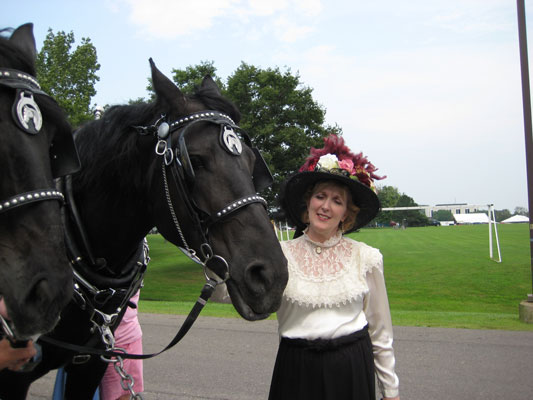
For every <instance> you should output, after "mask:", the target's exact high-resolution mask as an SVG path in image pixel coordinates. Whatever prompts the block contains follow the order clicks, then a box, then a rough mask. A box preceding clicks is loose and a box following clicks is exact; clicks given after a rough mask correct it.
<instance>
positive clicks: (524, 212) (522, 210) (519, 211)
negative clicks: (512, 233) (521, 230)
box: [514, 207, 529, 217]
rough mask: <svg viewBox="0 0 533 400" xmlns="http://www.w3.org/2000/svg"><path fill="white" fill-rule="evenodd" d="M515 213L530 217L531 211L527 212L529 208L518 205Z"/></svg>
mask: <svg viewBox="0 0 533 400" xmlns="http://www.w3.org/2000/svg"><path fill="white" fill-rule="evenodd" d="M514 215H523V216H525V217H529V213H528V212H527V208H525V207H516V208H515V209H514Z"/></svg>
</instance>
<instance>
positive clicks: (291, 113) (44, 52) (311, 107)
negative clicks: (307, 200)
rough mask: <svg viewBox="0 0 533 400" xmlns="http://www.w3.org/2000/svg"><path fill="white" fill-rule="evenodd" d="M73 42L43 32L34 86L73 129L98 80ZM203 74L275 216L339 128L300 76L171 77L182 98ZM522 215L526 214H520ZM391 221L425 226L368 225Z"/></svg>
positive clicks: (88, 113) (389, 198)
mask: <svg viewBox="0 0 533 400" xmlns="http://www.w3.org/2000/svg"><path fill="white" fill-rule="evenodd" d="M74 43H75V37H74V33H73V32H72V31H71V32H69V33H65V32H64V31H59V32H57V33H54V32H53V31H52V29H49V30H48V34H47V36H46V38H45V40H44V43H43V46H42V48H41V50H40V52H39V54H38V56H37V61H36V66H37V78H38V80H39V82H40V84H41V87H42V88H43V90H44V91H45V92H47V93H48V94H50V95H51V96H52V97H54V98H55V99H56V101H57V102H58V103H59V105H60V106H61V107H62V108H63V109H64V110H65V112H66V114H67V116H68V119H69V121H70V123H71V125H72V126H73V127H74V128H76V127H78V126H80V125H81V124H83V123H85V122H87V121H90V120H92V119H93V118H94V115H93V112H94V110H93V108H92V106H91V98H92V97H94V95H95V94H96V90H95V87H94V86H95V84H96V82H97V81H99V80H100V78H99V77H98V75H97V72H98V70H99V69H100V64H99V63H98V57H97V51H96V48H95V46H94V45H93V44H92V43H91V40H90V39H89V38H82V40H81V44H80V45H78V46H77V47H75V48H74ZM205 75H211V77H212V78H213V79H214V80H215V82H216V83H217V85H218V86H219V88H220V89H221V92H222V94H223V95H224V96H226V97H227V98H229V99H230V100H232V101H233V102H234V103H235V104H236V105H237V107H238V108H239V110H240V111H241V113H242V119H241V121H240V123H239V125H240V127H241V128H243V129H244V130H245V131H246V132H247V133H248V134H249V135H250V137H251V139H252V141H253V143H254V145H255V146H256V147H257V148H258V149H259V150H260V151H261V153H262V155H263V157H264V158H265V161H266V162H267V164H268V165H269V167H270V170H271V172H272V175H273V177H274V184H273V186H272V187H271V188H269V189H267V190H266V191H265V192H264V193H261V194H262V195H263V196H264V197H265V198H266V199H267V201H268V203H269V204H271V207H272V209H271V211H276V205H277V194H278V193H279V192H280V188H281V183H282V182H283V180H284V179H285V178H286V177H287V176H289V175H291V174H293V173H295V172H297V170H298V168H299V167H300V166H301V165H302V164H303V162H304V159H305V158H306V157H307V155H308V154H309V148H310V147H312V146H313V147H321V146H322V139H323V138H324V137H325V136H327V135H329V134H330V133H334V134H337V135H342V133H343V132H342V128H341V127H339V126H338V125H334V126H331V125H327V124H326V123H325V114H326V109H325V108H324V107H323V106H322V105H320V104H318V103H317V102H316V101H315V100H314V99H313V96H312V92H313V89H312V88H310V87H308V86H306V85H304V84H303V82H301V80H300V76H299V74H298V73H295V74H294V73H292V72H291V70H290V69H287V70H284V71H282V70H280V69H279V68H277V67H276V68H265V69H264V68H258V67H256V66H253V65H250V64H247V63H244V62H241V64H240V65H239V67H238V68H237V69H236V70H235V72H233V74H231V75H230V76H228V77H227V78H226V79H223V78H222V77H220V76H218V74H217V69H216V67H215V65H214V62H213V61H202V62H200V64H197V65H189V66H187V67H185V68H184V69H178V68H175V69H173V70H172V76H171V79H172V80H173V81H174V82H175V83H176V85H177V86H178V87H179V88H180V90H182V91H183V92H184V93H192V92H193V91H194V89H195V87H196V85H199V84H200V82H201V80H202V78H203V77H204V76H205ZM147 79H148V84H147V97H146V98H142V97H141V98H138V99H131V100H130V103H138V102H146V101H150V100H151V99H152V98H153V91H152V87H151V82H150V79H149V78H147ZM378 189H379V191H378V197H379V199H380V201H381V204H382V207H383V208H389V207H411V206H417V205H418V204H417V203H416V202H415V201H414V199H412V198H411V197H410V196H408V195H406V194H405V193H400V192H399V190H398V189H397V188H395V187H392V186H382V187H378ZM517 211H518V212H517ZM515 213H523V210H522V209H520V208H517V210H515ZM525 213H526V215H527V210H525ZM450 214H451V213H450ZM509 216H511V213H510V212H509V210H500V211H496V217H497V220H503V219H505V218H507V217H509ZM450 217H451V215H448V214H446V213H442V212H439V213H437V214H436V215H435V218H436V219H438V220H450V219H453V218H450ZM499 218H501V219H499ZM390 221H395V222H399V223H402V222H403V223H406V225H407V226H425V225H428V224H429V223H430V221H429V220H428V218H427V217H426V216H425V215H424V213H422V212H420V211H419V210H406V211H383V212H381V213H380V215H379V216H378V217H377V218H376V220H375V222H376V224H380V225H388V224H389V223H390Z"/></svg>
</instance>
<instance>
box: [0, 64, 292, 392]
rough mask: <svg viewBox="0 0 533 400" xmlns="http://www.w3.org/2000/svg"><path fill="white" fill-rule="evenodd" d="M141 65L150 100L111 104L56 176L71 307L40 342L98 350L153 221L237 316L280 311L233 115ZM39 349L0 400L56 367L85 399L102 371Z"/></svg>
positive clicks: (273, 252) (266, 229)
mask: <svg viewBox="0 0 533 400" xmlns="http://www.w3.org/2000/svg"><path fill="white" fill-rule="evenodd" d="M150 63H151V68H152V82H153V87H154V90H155V93H156V100H155V101H154V102H153V103H150V104H137V105H129V106H116V107H113V108H111V109H109V110H108V111H106V112H105V113H104V115H103V117H102V118H101V119H99V120H96V121H94V122H91V123H89V124H88V125H85V126H84V127H82V128H81V129H80V130H79V131H78V132H77V133H76V135H75V140H76V145H77V147H78V151H79V154H80V158H81V161H82V165H83V166H84V167H83V169H82V171H81V172H79V173H77V174H75V175H73V177H72V181H71V182H69V181H68V180H67V181H66V193H68V194H69V196H67V202H68V203H69V208H70V212H69V214H68V218H67V219H68V220H69V221H71V222H75V223H74V224H71V223H67V224H66V226H67V233H68V234H67V247H68V249H69V253H70V256H71V259H72V262H73V265H74V268H75V272H76V282H77V283H76V290H75V296H74V299H75V300H76V301H73V302H71V303H70V304H69V305H68V306H67V307H66V309H65V310H64V312H63V313H62V318H61V321H60V323H59V324H58V326H57V327H56V329H55V330H54V331H53V332H52V333H51V334H50V335H49V336H50V337H51V338H54V339H58V340H62V341H66V342H70V343H76V344H83V345H90V346H99V347H104V346H103V344H102V334H101V332H100V333H99V330H101V329H100V328H98V327H97V326H96V325H97V323H96V321H95V320H96V319H98V318H100V317H101V314H102V311H103V314H106V315H107V317H109V316H110V315H111V319H114V321H113V324H112V325H113V326H116V324H117V323H118V320H119V319H120V314H121V313H122V312H123V311H124V310H125V307H124V305H125V301H127V299H128V298H129V296H130V295H131V294H133V292H135V291H136V290H137V287H138V282H139V279H140V278H139V275H140V273H139V271H138V268H137V266H141V267H140V269H142V265H143V264H145V262H144V261H143V245H142V243H143V238H144V237H145V235H146V234H147V233H148V232H149V231H150V229H151V228H152V227H154V226H155V227H157V229H158V231H159V232H160V233H161V234H162V235H163V236H164V237H165V238H166V239H167V240H169V241H170V242H172V243H173V244H175V245H176V246H179V247H180V248H181V249H182V250H184V251H185V252H186V253H187V254H189V255H190V256H191V257H192V258H193V259H196V260H197V261H199V262H201V263H204V264H206V265H207V266H208V267H209V269H211V270H213V271H214V272H215V273H216V274H217V275H218V276H219V277H221V278H223V279H227V281H226V284H227V286H228V291H229V293H230V296H231V299H232V302H233V304H234V307H235V308H236V310H237V311H238V312H239V313H240V315H241V316H242V317H243V318H245V319H247V320H251V321H253V320H258V319H263V318H265V317H267V316H268V315H269V314H270V313H272V312H274V311H276V310H277V308H278V306H279V304H280V300H281V296H282V293H283V290H284V288H285V285H286V282H287V268H286V260H285V258H284V256H283V253H282V251H281V248H280V246H279V244H278V241H277V238H276V235H275V233H274V230H273V228H272V225H271V223H270V220H269V217H268V214H267V212H266V207H265V202H264V200H263V199H262V198H261V197H259V196H257V195H256V192H257V191H259V190H261V189H262V188H264V186H265V183H268V182H269V179H271V176H270V175H269V172H268V169H267V168H266V165H265V164H264V161H263V159H262V158H261V156H260V154H259V153H258V152H257V151H256V150H255V149H253V148H252V147H251V143H250V140H249V138H248V136H247V135H246V133H244V132H240V130H239V128H238V126H237V125H236V124H237V123H238V121H239V119H240V114H239V112H238V110H237V109H236V107H235V106H234V105H233V104H232V103H231V102H230V101H229V100H227V99H225V98H224V97H222V96H221V94H220V91H219V89H218V87H217V86H216V84H215V83H214V81H213V80H212V79H211V78H210V77H206V78H205V79H204V80H203V82H202V84H201V86H200V87H199V88H198V89H197V90H196V93H195V94H194V95H187V96H186V95H184V94H182V92H181V91H180V90H179V89H178V88H177V87H176V86H175V85H174V84H173V83H172V82H171V81H170V80H169V79H168V78H166V77H165V76H164V75H163V74H162V73H161V72H160V71H159V70H158V69H157V68H156V67H155V65H154V64H153V62H152V60H150ZM70 188H71V190H70ZM72 226H74V228H72ZM71 228H72V229H71ZM226 260H227V264H229V266H228V265H227V264H226ZM141 272H142V271H141ZM91 286H93V289H96V290H92V291H91V290H90V289H91ZM107 289H113V290H107ZM117 293H119V294H120V293H123V295H122V296H120V295H119V296H118V297H117V296H115V294H117ZM115 297H117V298H116V299H115ZM80 304H81V308H84V309H85V311H82V310H81V309H80ZM95 304H97V305H98V307H94V305H95ZM117 305H118V306H117ZM95 308H97V309H98V310H97V311H96V312H95ZM115 314H119V317H118V318H116V319H115ZM105 318H106V316H105V315H104V317H103V319H104V320H105ZM108 319H109V318H108ZM91 331H92V332H96V334H95V335H93V334H92V333H91ZM104 339H105V338H104ZM42 344H43V361H42V362H41V363H40V364H39V365H38V366H37V367H36V368H35V369H34V370H33V371H31V372H24V373H13V372H11V371H4V372H3V373H2V374H0V398H8V399H23V398H25V396H26V393H27V390H28V387H29V385H30V383H31V382H33V381H34V380H35V379H37V378H39V377H40V376H42V375H44V374H45V373H47V372H48V371H49V370H51V369H54V368H58V367H60V366H65V370H66V372H67V376H68V378H67V383H66V388H65V398H66V399H91V398H92V395H93V393H94V392H95V389H96V387H97V385H98V383H99V381H100V379H101V376H102V374H103V372H104V370H105V368H106V364H105V363H104V362H102V361H101V360H100V359H99V358H98V357H92V358H90V360H89V361H87V357H84V356H80V355H79V354H78V355H76V354H75V352H73V351H69V350H65V349H60V348H57V347H55V346H50V345H49V344H48V343H47V342H43V343H42ZM73 357H74V363H73V362H72V361H73ZM81 361H83V363H80V362H81Z"/></svg>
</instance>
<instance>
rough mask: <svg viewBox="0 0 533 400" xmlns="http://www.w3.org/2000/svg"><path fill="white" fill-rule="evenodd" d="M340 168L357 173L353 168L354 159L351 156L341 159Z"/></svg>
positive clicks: (353, 173)
mask: <svg viewBox="0 0 533 400" xmlns="http://www.w3.org/2000/svg"><path fill="white" fill-rule="evenodd" d="M339 168H341V169H345V170H346V171H348V172H349V173H350V175H355V171H354V168H353V161H352V160H350V159H349V158H345V159H344V160H341V161H339Z"/></svg>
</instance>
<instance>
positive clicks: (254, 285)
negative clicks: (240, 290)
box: [244, 264, 272, 296]
mask: <svg viewBox="0 0 533 400" xmlns="http://www.w3.org/2000/svg"><path fill="white" fill-rule="evenodd" d="M244 280H245V282H246V286H247V287H248V289H249V290H250V292H252V293H253V294H254V295H255V296H262V295H264V294H266V293H267V292H268V291H269V290H270V288H271V287H272V279H271V277H270V274H269V273H268V270H267V269H266V268H265V267H264V265H260V264H252V265H250V266H248V267H247V268H246V272H245V275H244Z"/></svg>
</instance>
